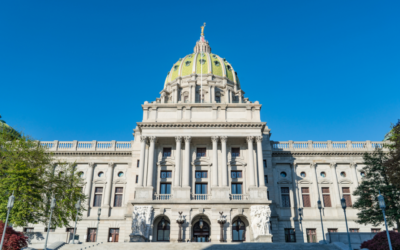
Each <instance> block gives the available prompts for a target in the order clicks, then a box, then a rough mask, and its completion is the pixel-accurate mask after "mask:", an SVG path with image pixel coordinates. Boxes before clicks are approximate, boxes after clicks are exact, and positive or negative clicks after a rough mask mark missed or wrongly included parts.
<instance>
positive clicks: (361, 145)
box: [271, 141, 387, 151]
mask: <svg viewBox="0 0 400 250" xmlns="http://www.w3.org/2000/svg"><path fill="white" fill-rule="evenodd" d="M386 143H387V142H385V141H323V142H322V141H271V145H272V150H273V151H373V150H375V149H376V148H384V145H385V144H386Z"/></svg>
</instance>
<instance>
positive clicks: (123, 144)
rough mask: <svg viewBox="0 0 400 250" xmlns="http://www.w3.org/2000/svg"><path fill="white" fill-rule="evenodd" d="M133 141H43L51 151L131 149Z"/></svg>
mask: <svg viewBox="0 0 400 250" xmlns="http://www.w3.org/2000/svg"><path fill="white" fill-rule="evenodd" d="M132 144H133V141H42V142H40V145H42V147H45V148H47V149H48V150H49V151H131V150H132Z"/></svg>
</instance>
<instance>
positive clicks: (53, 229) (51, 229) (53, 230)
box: [44, 227, 56, 233]
mask: <svg viewBox="0 0 400 250" xmlns="http://www.w3.org/2000/svg"><path fill="white" fill-rule="evenodd" d="M44 231H45V232H47V227H45V228H44ZM55 231H56V229H55V228H50V229H49V232H50V233H51V232H55Z"/></svg>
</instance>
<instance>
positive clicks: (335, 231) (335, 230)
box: [328, 228, 337, 233]
mask: <svg viewBox="0 0 400 250" xmlns="http://www.w3.org/2000/svg"><path fill="white" fill-rule="evenodd" d="M328 233H337V228H328Z"/></svg>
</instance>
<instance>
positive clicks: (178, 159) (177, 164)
mask: <svg viewBox="0 0 400 250" xmlns="http://www.w3.org/2000/svg"><path fill="white" fill-rule="evenodd" d="M175 141H176V157H175V181H174V186H175V187H179V186H180V185H181V182H180V179H181V142H182V137H180V136H176V137H175Z"/></svg>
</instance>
